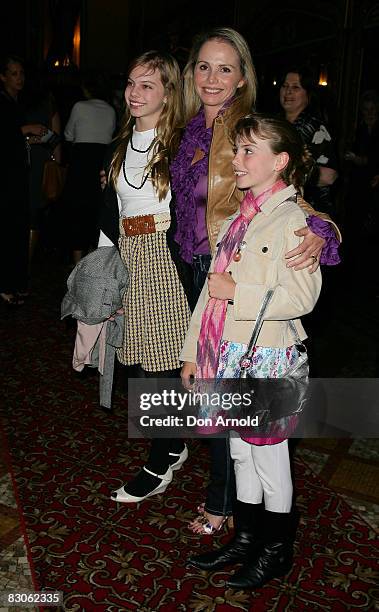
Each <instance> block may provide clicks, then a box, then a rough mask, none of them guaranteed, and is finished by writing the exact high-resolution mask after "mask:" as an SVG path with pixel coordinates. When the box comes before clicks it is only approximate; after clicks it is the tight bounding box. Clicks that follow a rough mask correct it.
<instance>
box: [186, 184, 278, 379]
mask: <svg viewBox="0 0 379 612" xmlns="http://www.w3.org/2000/svg"><path fill="white" fill-rule="evenodd" d="M286 187H287V185H286V184H285V183H284V181H282V180H281V179H280V180H279V181H277V182H276V183H275V184H274V185H272V187H270V188H269V189H266V191H264V192H263V193H261V194H259V195H258V196H257V197H254V196H253V194H252V192H251V191H250V190H249V191H248V192H247V194H246V195H245V197H244V199H243V200H242V202H241V206H240V214H239V215H238V217H237V218H236V219H235V220H234V221H233V223H232V224H231V226H230V227H229V229H228V231H227V232H226V234H225V236H224V237H223V239H222V241H221V243H220V246H219V249H218V252H217V255H216V259H215V264H214V272H219V273H222V272H225V270H226V268H227V267H228V265H229V264H230V262H231V261H232V258H233V255H234V253H235V251H236V249H238V247H239V246H240V244H241V242H242V240H243V238H244V236H245V234H246V230H247V228H248V227H249V224H250V221H251V220H252V219H253V217H254V216H255V215H256V214H257V213H258V212H260V207H261V206H262V204H263V203H264V202H265V201H266V200H268V198H270V197H271V196H272V195H273V194H274V193H276V192H277V191H280V190H282V189H285V188H286ZM227 306H228V300H219V299H217V298H209V300H208V304H207V306H206V308H205V310H204V312H203V316H202V319H201V327H200V334H199V340H198V343H197V378H203V379H204V378H215V376H216V374H217V369H218V362H219V352H220V345H221V340H222V335H223V332H224V325H225V317H226V310H227Z"/></svg>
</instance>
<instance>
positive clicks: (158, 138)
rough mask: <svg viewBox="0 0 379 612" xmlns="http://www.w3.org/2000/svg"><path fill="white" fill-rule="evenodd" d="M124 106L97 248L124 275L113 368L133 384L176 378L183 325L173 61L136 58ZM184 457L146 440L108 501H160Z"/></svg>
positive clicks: (178, 120)
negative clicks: (120, 338)
mask: <svg viewBox="0 0 379 612" xmlns="http://www.w3.org/2000/svg"><path fill="white" fill-rule="evenodd" d="M125 102H126V111H125V118H124V122H123V125H122V126H121V130H120V133H119V135H118V137H117V139H116V141H115V143H114V145H113V147H112V148H111V150H110V154H109V160H108V164H107V163H106V168H105V169H106V171H107V175H108V185H107V187H106V189H105V191H104V196H105V205H104V206H103V209H102V211H101V225H100V227H101V230H102V231H101V233H100V240H99V246H104V245H111V244H115V245H117V244H118V246H119V249H120V253H121V257H122V260H123V262H124V263H125V265H126V267H127V269H128V272H129V286H128V290H127V292H126V294H125V296H124V300H123V305H124V312H125V334H124V344H123V347H122V348H121V349H119V351H118V359H119V361H120V362H121V363H122V364H124V365H127V366H136V368H135V370H134V372H132V375H134V377H136V376H138V377H139V376H143V377H162V376H163V377H166V378H167V377H172V376H176V375H178V373H179V370H178V368H179V367H180V362H179V353H180V350H181V348H182V345H183V341H184V337H185V333H186V330H187V328H188V323H189V319H190V311H189V307H188V303H187V299H186V297H185V294H184V291H183V288H182V285H181V283H180V281H179V277H178V274H177V271H176V267H175V265H174V263H173V261H172V259H171V256H170V253H169V250H168V247H167V241H166V231H167V229H168V228H169V226H170V210H169V205H170V200H171V195H170V184H169V160H170V159H171V158H172V156H173V155H174V153H175V151H176V147H177V144H178V142H179V138H180V127H181V126H182V121H183V117H182V95H181V82H180V72H179V67H178V65H177V63H176V61H175V59H174V58H173V57H172V56H170V55H169V54H167V53H160V52H156V51H149V52H147V53H144V54H143V55H141V56H140V57H138V58H137V59H136V60H135V61H134V62H133V63H132V65H131V67H130V71H129V77H128V82H127V86H126V90H125ZM116 196H117V197H116ZM129 373H130V372H129ZM187 455H188V451H187V447H186V446H185V445H184V443H183V442H182V440H172V439H171V440H169V439H163V440H158V439H155V440H153V442H152V445H151V451H150V456H149V459H148V463H147V465H146V466H144V468H143V469H142V470H141V471H140V472H139V474H138V475H137V476H136V477H135V478H134V479H133V480H132V481H130V482H129V483H128V484H127V485H125V486H122V487H120V488H119V489H118V490H117V491H114V492H113V493H112V499H113V500H115V501H118V502H124V503H131V502H137V501H141V500H143V499H145V498H146V497H149V496H151V495H155V494H157V493H162V492H163V491H164V490H165V489H166V488H167V486H168V484H169V483H170V482H171V480H172V477H173V470H176V469H178V468H180V467H181V465H182V463H183V462H184V461H185V459H186V458H187Z"/></svg>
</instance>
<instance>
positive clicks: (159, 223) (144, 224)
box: [122, 213, 170, 236]
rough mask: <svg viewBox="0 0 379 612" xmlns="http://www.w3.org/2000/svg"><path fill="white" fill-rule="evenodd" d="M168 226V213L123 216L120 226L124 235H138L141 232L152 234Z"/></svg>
mask: <svg viewBox="0 0 379 612" xmlns="http://www.w3.org/2000/svg"><path fill="white" fill-rule="evenodd" d="M169 226H170V215H169V214H166V213H163V214H158V215H139V216H138V217H124V218H123V219H122V227H123V229H124V232H125V236H140V235H141V234H154V233H155V232H159V231H163V230H166V229H168V227H169Z"/></svg>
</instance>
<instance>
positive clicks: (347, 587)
mask: <svg viewBox="0 0 379 612" xmlns="http://www.w3.org/2000/svg"><path fill="white" fill-rule="evenodd" d="M56 265H57V264H56V262H54V261H51V262H46V264H44V265H43V266H42V268H41V271H40V274H39V276H38V282H37V283H36V286H35V289H34V296H33V297H32V299H31V301H30V302H29V303H28V304H27V305H26V306H25V307H23V308H20V309H19V310H17V311H16V312H10V311H5V312H4V319H3V321H5V325H4V324H3V325H2V337H1V348H0V350H1V356H2V363H4V364H6V368H5V369H3V372H2V375H1V376H2V389H3V402H2V406H1V416H2V425H3V433H4V434H5V437H6V440H7V447H8V451H7V450H6V448H5V447H4V445H3V446H2V453H1V455H0V461H1V462H0V477H1V478H0V492H1V498H0V500H1V501H0V519H1V523H0V546H1V548H2V555H1V565H0V580H1V582H0V588H3V589H11V588H16V584H17V576H19V581H18V586H19V587H26V588H27V587H28V586H30V587H31V569H30V568H29V564H28V563H27V559H26V552H25V549H24V547H23V542H22V539H21V538H20V533H21V532H22V531H24V529H23V528H25V530H26V531H24V536H25V535H26V536H27V540H26V543H27V548H28V552H29V554H30V559H31V568H32V571H33V574H34V581H35V582H34V588H36V589H42V588H50V589H55V590H62V591H63V592H64V607H63V609H64V610H66V611H74V610H75V611H76V610H84V611H87V610H88V611H92V610H99V611H105V610H107V611H108V610H109V611H111V612H116V611H117V612H118V611H120V610H138V611H141V612H154V611H156V610H167V611H171V610H172V611H176V610H183V611H185V610H188V611H194V612H202V611H204V612H213V611H214V610H215V611H217V612H224V611H232V610H246V611H247V610H252V609H254V610H257V611H259V610H268V611H271V610H283V611H295V610H296V611H297V610H299V611H301V610H320V611H321V610H322V611H337V612H338V611H341V612H342V611H345V610H375V609H379V589H378V586H377V585H378V577H379V576H378V573H377V571H376V570H377V564H376V559H377V538H376V536H375V532H374V530H373V527H374V526H375V521H377V516H378V513H377V510H378V504H379V492H378V478H377V473H378V469H379V467H378V466H379V461H378V445H377V444H376V441H374V440H371V441H359V440H355V441H351V440H317V441H309V440H308V441H306V442H305V441H304V442H302V444H301V445H300V446H299V447H298V449H297V459H296V466H295V467H296V489H297V494H298V495H297V505H298V507H299V510H300V512H301V522H300V526H299V530H298V534H297V540H296V549H295V564H294V567H293V569H292V571H291V573H290V574H289V575H288V576H287V577H285V578H284V579H282V580H274V581H272V582H271V583H270V584H269V585H267V586H266V587H264V588H263V589H260V590H258V591H256V592H254V593H250V592H243V591H241V592H238V591H232V590H230V589H225V585H224V580H225V578H226V575H227V574H226V573H225V572H215V573H213V574H210V575H207V574H206V573H204V572H202V571H198V570H195V569H189V568H187V567H186V565H185V559H186V557H187V556H188V554H189V553H190V552H191V551H194V550H196V551H201V550H203V549H204V548H206V547H209V546H211V545H212V543H213V540H214V541H215V543H217V542H218V541H220V540H221V541H224V540H225V539H226V538H227V534H226V532H223V533H222V534H220V535H219V536H217V537H216V538H214V539H213V540H212V538H210V537H204V538H199V537H198V536H194V535H192V534H191V532H189V531H188V529H187V522H188V520H189V519H190V518H191V517H192V515H193V510H194V508H195V507H196V505H197V503H198V502H199V501H201V494H200V498H199V491H201V490H202V489H203V486H204V474H206V473H207V469H208V456H207V452H206V448H205V446H204V445H203V444H202V443H201V442H199V441H192V442H190V458H189V460H188V461H187V463H186V464H185V466H184V468H183V469H182V470H181V471H180V472H178V473H177V474H176V475H175V479H174V481H173V483H172V485H171V486H170V488H169V489H168V492H167V493H168V494H166V495H164V496H157V497H153V498H152V499H151V500H150V501H145V502H143V503H141V504H138V505H133V506H129V507H128V506H122V505H120V506H117V505H115V504H114V503H113V502H111V501H110V499H109V491H110V490H112V489H114V488H117V487H118V486H120V484H121V483H122V482H123V481H124V480H125V479H126V478H127V477H129V476H130V475H132V474H133V473H134V472H135V471H137V470H138V469H139V467H140V466H141V465H142V464H143V462H144V453H145V451H146V444H145V442H143V441H135V440H134V441H131V440H128V438H127V429H126V413H125V410H126V398H125V397H124V395H123V393H122V384H121V381H120V380H118V383H117V384H116V397H115V406H116V410H115V412H114V413H113V414H111V415H110V414H106V413H104V412H103V411H101V410H99V409H98V408H97V380H96V375H95V373H94V372H92V371H89V372H87V373H86V374H84V375H78V374H76V373H75V372H73V371H72V369H71V365H70V361H71V354H72V342H73V335H74V328H73V326H72V325H71V324H70V323H66V322H60V321H59V304H60V299H61V297H62V295H63V292H64V281H63V279H64V276H63V275H62V270H61V268H58V267H57V268H56V267H55V266H56ZM10 467H11V468H12V470H13V474H14V478H15V483H16V495H17V497H18V501H19V509H20V510H21V515H19V514H18V512H17V510H16V505H15V502H14V498H12V490H13V486H12V485H11V481H10V476H9V469H10ZM20 516H21V527H20V522H19V518H20ZM23 567H24V570H23V569H22V568H23ZM28 609H29V610H30V608H28ZM12 610H15V608H12Z"/></svg>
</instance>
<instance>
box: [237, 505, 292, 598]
mask: <svg viewBox="0 0 379 612" xmlns="http://www.w3.org/2000/svg"><path fill="white" fill-rule="evenodd" d="M265 519H266V520H265V542H264V544H263V547H262V548H261V550H260V554H259V556H258V557H255V559H251V558H249V559H248V560H247V561H246V562H245V563H244V565H243V567H242V568H241V569H240V570H239V571H238V572H236V573H235V574H234V575H233V576H232V577H231V578H230V580H228V581H227V586H229V587H231V588H234V589H237V588H239V589H257V588H260V587H262V586H263V585H264V584H266V583H267V582H269V581H270V580H271V579H272V578H278V577H279V576H284V575H285V574H287V573H288V572H289V571H290V569H291V567H292V556H293V548H292V539H291V537H290V533H289V527H290V514H289V513H280V512H267V511H266V512H265Z"/></svg>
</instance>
